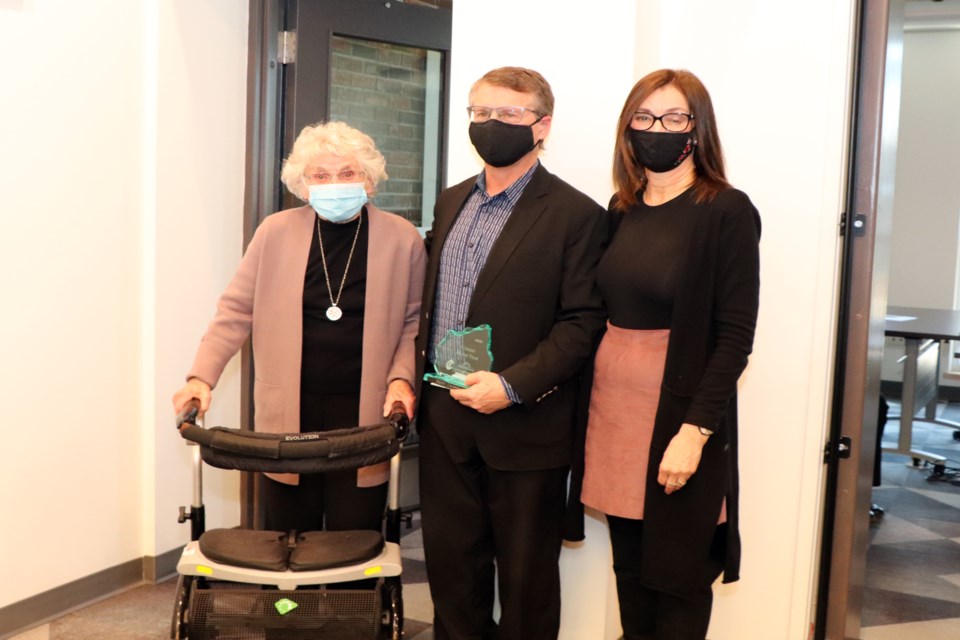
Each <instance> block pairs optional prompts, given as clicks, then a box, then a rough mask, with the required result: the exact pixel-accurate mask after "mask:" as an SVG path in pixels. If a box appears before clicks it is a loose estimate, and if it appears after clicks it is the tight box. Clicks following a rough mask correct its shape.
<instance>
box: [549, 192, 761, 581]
mask: <svg viewBox="0 0 960 640" xmlns="http://www.w3.org/2000/svg"><path fill="white" fill-rule="evenodd" d="M613 214H614V216H616V215H617V214H616V212H613ZM624 215H630V212H629V211H628V212H626V213H625V214H624ZM685 215H687V214H686V213H685ZM689 215H690V216H691V217H692V218H693V220H692V225H691V227H692V229H693V231H692V233H691V238H690V245H689V247H688V249H687V251H686V254H685V255H684V256H683V258H682V260H683V263H684V268H683V272H682V275H681V280H680V282H679V284H678V289H677V295H676V298H675V299H674V307H673V319H672V321H671V325H670V340H669V343H668V345H667V357H666V365H665V369H664V376H663V384H662V386H661V389H660V400H659V405H658V408H657V415H656V419H655V421H654V429H653V440H652V443H651V448H650V459H649V464H648V468H647V483H646V498H645V499H646V504H645V507H644V547H643V560H642V571H643V574H642V578H643V580H644V581H645V582H646V583H647V584H649V585H650V586H653V587H655V588H658V589H661V590H664V591H669V592H673V593H681V594H682V593H685V592H688V591H689V590H690V589H691V588H693V586H694V584H695V583H696V581H697V576H699V575H702V572H703V566H704V563H705V562H706V561H707V558H708V554H709V553H710V548H711V544H712V543H713V539H714V535H715V532H716V530H717V520H718V519H719V516H720V509H721V505H722V503H723V500H724V499H726V501H727V504H726V507H727V531H726V550H725V554H724V572H723V581H724V582H734V581H736V580H738V579H739V571H740V534H739V528H738V524H739V503H738V494H739V473H738V467H737V401H736V391H737V380H738V378H739V377H740V374H741V373H742V371H743V369H744V367H746V364H747V357H748V355H749V354H750V351H751V349H752V344H753V335H754V330H755V327H756V318H757V309H758V301H759V281H760V275H759V274H760V260H759V239H760V216H759V214H758V212H757V210H756V208H755V207H754V206H753V204H752V203H751V202H750V199H749V198H748V197H747V196H746V194H744V193H743V192H741V191H737V190H735V189H728V190H726V191H723V192H721V193H720V194H719V195H718V196H717V197H716V198H714V199H713V201H711V202H708V203H702V204H699V205H692V206H691V209H690V212H689ZM583 386H584V389H585V390H588V389H589V377H588V378H587V379H585V381H584V385H583ZM584 396H585V397H584V400H583V402H582V403H581V404H580V407H581V420H580V424H581V425H582V426H583V427H584V431H585V425H586V406H588V402H589V401H588V399H587V398H586V394H584ZM685 422H686V423H691V424H695V425H698V426H703V427H707V428H711V429H714V431H715V433H714V435H713V436H711V438H710V440H709V441H708V442H707V444H706V445H705V446H704V448H703V455H702V457H701V460H700V465H699V467H698V469H697V472H696V473H695V474H694V475H693V476H692V477H691V478H690V480H689V481H688V482H687V484H686V486H685V487H684V488H683V490H682V491H677V492H675V493H673V494H672V495H669V496H668V495H666V494H665V493H664V492H663V488H662V487H661V486H660V485H659V484H657V473H658V469H659V465H660V461H661V460H662V458H663V453H664V451H665V450H666V448H667V445H668V444H669V443H670V440H671V438H673V436H674V435H676V433H677V431H678V430H679V428H680V425H681V424H683V423H685ZM581 435H582V434H581ZM578 440H579V441H580V443H581V446H582V441H583V439H582V437H580V438H578ZM580 460H581V464H582V457H581V458H580ZM581 476H582V468H581V469H576V468H575V469H574V480H573V483H572V485H571V488H572V491H571V498H576V499H579V479H580V477H581ZM570 515H573V516H574V517H573V518H572V519H571V518H568V521H567V525H568V526H567V531H566V536H565V537H566V538H567V539H569V540H578V539H582V538H583V523H582V512H581V516H580V517H579V518H578V517H576V511H575V510H574V511H571V512H568V516H570Z"/></svg>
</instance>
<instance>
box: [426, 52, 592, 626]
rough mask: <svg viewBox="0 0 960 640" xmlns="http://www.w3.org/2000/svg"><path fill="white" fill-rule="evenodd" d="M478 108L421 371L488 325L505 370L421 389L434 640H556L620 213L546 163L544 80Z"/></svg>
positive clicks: (433, 277) (429, 291)
mask: <svg viewBox="0 0 960 640" xmlns="http://www.w3.org/2000/svg"><path fill="white" fill-rule="evenodd" d="M469 113H470V140H471V142H473V145H474V147H475V148H476V150H477V152H478V154H479V155H480V157H481V158H482V159H483V161H484V170H483V172H482V173H480V175H479V176H476V177H474V178H470V179H469V180H466V181H464V182H462V183H460V184H458V185H456V186H453V187H450V188H449V189H446V190H445V191H443V192H442V193H441V194H440V196H439V198H438V200H437V205H436V208H435V217H434V223H433V228H432V230H431V232H430V233H429V234H428V236H427V244H428V250H429V253H430V256H429V263H428V267H427V275H426V282H425V285H424V295H423V306H422V312H421V318H420V334H419V336H418V338H417V353H418V356H419V358H418V368H419V375H418V376H417V377H418V379H422V376H423V373H424V370H426V372H428V373H430V372H432V371H433V369H434V367H433V360H434V357H435V350H436V346H437V344H439V342H440V341H441V340H442V339H443V337H444V336H445V335H446V333H447V331H448V330H449V329H455V330H463V329H464V328H468V327H477V326H479V325H483V324H487V325H490V327H491V328H492V334H491V338H492V339H491V350H492V352H493V367H492V369H493V370H492V371H481V372H475V373H471V374H470V375H468V376H467V377H466V379H465V383H466V385H467V388H466V389H462V390H453V391H450V390H447V389H443V388H439V387H436V386H433V385H430V384H422V389H421V391H420V393H418V397H419V398H420V412H419V418H418V427H419V432H420V438H421V444H420V474H421V475H420V492H421V495H420V500H421V509H422V514H423V537H424V550H425V553H426V564H427V576H428V579H429V582H430V592H431V596H432V598H433V603H434V611H435V615H434V637H435V638H437V639H438V640H444V639H447V638H453V639H467V638H469V639H476V640H480V639H487V638H497V639H500V640H506V639H515V640H541V639H551V638H556V637H557V633H558V631H559V625H560V576H559V569H558V566H557V561H558V559H559V555H560V546H561V539H562V532H561V525H562V516H563V510H564V504H565V497H566V481H567V473H568V469H569V465H570V462H571V460H570V458H571V448H572V441H573V423H574V411H575V403H576V396H577V393H576V391H577V384H578V383H577V378H578V375H579V371H580V369H581V368H582V366H583V365H584V363H585V362H586V361H587V359H588V358H589V357H590V354H591V351H592V347H593V345H594V342H595V339H596V337H597V336H598V334H599V332H600V330H601V329H602V327H603V323H604V319H605V314H604V311H603V308H602V303H601V298H600V294H599V292H598V290H597V288H596V283H595V270H596V265H597V262H598V260H599V259H600V255H601V253H602V250H603V246H604V243H605V241H606V235H607V223H606V215H605V213H604V211H603V209H602V208H601V207H600V206H599V205H597V204H596V203H595V202H593V201H592V200H591V199H590V198H588V197H587V196H585V195H584V194H582V193H580V192H579V191H577V190H576V189H574V188H573V187H571V186H570V185H568V184H566V183H565V182H563V181H562V180H560V179H559V178H557V177H555V176H553V175H551V174H550V173H549V172H547V170H546V169H544V168H543V167H542V166H540V163H539V160H538V156H539V153H540V149H541V147H542V143H543V141H544V139H545V138H546V137H547V134H548V133H549V132H550V125H551V121H552V113H553V93H552V91H551V89H550V85H549V84H548V83H547V82H546V80H544V78H543V77H542V76H541V75H540V74H539V73H537V72H535V71H531V70H528V69H522V68H516V67H504V68H501V69H495V70H493V71H490V72H489V73H487V74H486V75H484V76H483V77H482V78H481V79H480V80H478V81H477V82H476V83H475V84H474V85H473V88H472V89H471V91H470V107H469ZM494 564H496V573H497V586H498V588H499V599H500V609H501V615H500V620H499V624H498V623H496V622H494V619H493V601H494Z"/></svg>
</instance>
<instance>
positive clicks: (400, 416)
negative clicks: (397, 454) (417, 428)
mask: <svg viewBox="0 0 960 640" xmlns="http://www.w3.org/2000/svg"><path fill="white" fill-rule="evenodd" d="M387 420H388V421H389V422H390V424H392V425H393V428H394V429H396V430H397V438H399V439H400V440H403V439H405V438H406V437H407V433H408V432H409V430H410V418H408V417H407V409H406V407H404V406H403V403H402V402H400V401H399V400H397V401H396V402H394V403H393V407H391V408H390V417H389V418H388V419H387Z"/></svg>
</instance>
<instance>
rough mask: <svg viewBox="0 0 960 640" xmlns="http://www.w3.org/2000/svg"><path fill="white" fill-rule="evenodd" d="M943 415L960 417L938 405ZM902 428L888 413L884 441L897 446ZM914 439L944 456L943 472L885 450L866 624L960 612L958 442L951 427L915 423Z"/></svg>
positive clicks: (959, 411)
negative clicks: (888, 418)
mask: <svg viewBox="0 0 960 640" xmlns="http://www.w3.org/2000/svg"><path fill="white" fill-rule="evenodd" d="M891 404H892V405H893V406H892V407H891V409H892V412H894V413H896V412H899V407H898V406H896V404H895V403H891ZM939 416H940V417H941V418H944V419H948V420H954V421H960V406H958V405H955V404H951V405H947V406H945V407H941V411H940V414H939ZM898 433H899V423H898V421H897V420H896V419H891V420H890V422H888V424H887V427H886V429H885V430H884V434H883V441H884V443H885V444H887V443H889V445H890V446H895V443H896V440H897V436H898ZM913 445H914V447H916V448H918V449H922V450H924V451H929V452H931V453H937V454H939V455H942V456H944V457H946V458H947V463H946V473H945V474H942V475H937V474H934V473H933V469H932V468H931V467H930V466H929V465H926V466H919V467H916V466H913V464H912V461H911V459H910V458H908V457H905V456H901V455H897V454H890V453H884V454H883V463H882V476H881V478H882V484H881V486H880V487H876V488H874V490H873V502H875V503H877V504H879V505H880V506H882V507H883V508H884V515H883V517H882V518H879V519H878V520H876V521H875V522H874V523H873V524H872V525H871V532H870V534H871V543H870V547H869V550H868V553H867V574H866V580H865V589H864V600H863V611H862V618H861V620H862V626H863V627H872V626H882V625H904V624H906V623H915V622H926V621H931V620H938V619H956V618H960V442H957V441H956V440H954V439H953V430H952V429H949V428H947V427H944V426H941V425H933V424H929V423H922V422H915V423H914V428H913ZM957 637H960V632H958V634H957Z"/></svg>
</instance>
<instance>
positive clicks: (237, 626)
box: [170, 401, 409, 640]
mask: <svg viewBox="0 0 960 640" xmlns="http://www.w3.org/2000/svg"><path fill="white" fill-rule="evenodd" d="M198 410H199V407H198V405H197V403H196V401H192V402H191V404H189V405H188V406H187V407H186V408H185V409H184V410H183V412H181V414H180V415H179V416H177V427H178V429H179V430H180V434H181V436H183V438H184V439H185V440H187V441H188V444H190V445H196V446H195V447H194V448H193V503H192V505H191V507H190V509H189V511H188V510H187V508H186V507H180V518H179V521H180V522H186V521H187V520H190V525H191V526H190V528H191V536H190V538H191V542H190V543H189V544H187V546H186V547H185V548H184V550H183V553H182V555H181V556H180V561H179V562H178V563H177V573H178V574H179V579H178V581H177V594H176V603H175V605H174V612H173V622H172V626H171V633H170V637H171V638H173V639H174V640H187V639H189V640H207V639H211V640H212V639H219V640H227V639H230V640H272V639H274V638H276V639H281V638H282V639H283V640H353V639H356V640H370V639H387V638H389V639H391V640H400V638H401V637H402V635H403V597H402V592H401V586H400V575H401V572H402V567H401V562H400V546H399V541H400V521H401V513H400V444H401V442H402V441H403V439H404V438H405V437H406V435H407V430H408V427H409V423H408V420H407V416H406V414H405V412H404V410H403V405H402V404H400V403H396V404H395V405H394V406H393V413H392V414H391V416H390V417H389V419H388V420H387V422H385V423H383V424H378V425H372V426H366V427H362V426H361V427H354V428H348V429H338V430H334V431H317V432H306V433H284V434H264V433H256V432H253V431H240V430H238V429H228V428H224V427H213V428H210V429H205V428H204V427H203V426H201V425H202V421H198V420H197V414H198ZM198 422H199V423H200V424H198ZM385 460H390V480H389V483H390V484H389V487H388V492H387V496H388V498H387V513H386V525H385V535H381V533H380V532H376V531H304V532H284V531H254V530H244V529H213V530H210V531H205V522H204V520H205V514H204V505H203V477H202V473H203V463H206V464H208V465H210V466H212V467H217V468H220V469H235V470H239V471H261V472H268V473H270V472H272V473H323V472H327V471H341V470H346V469H358V468H360V467H365V466H368V465H371V464H376V463H378V462H383V461H385Z"/></svg>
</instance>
